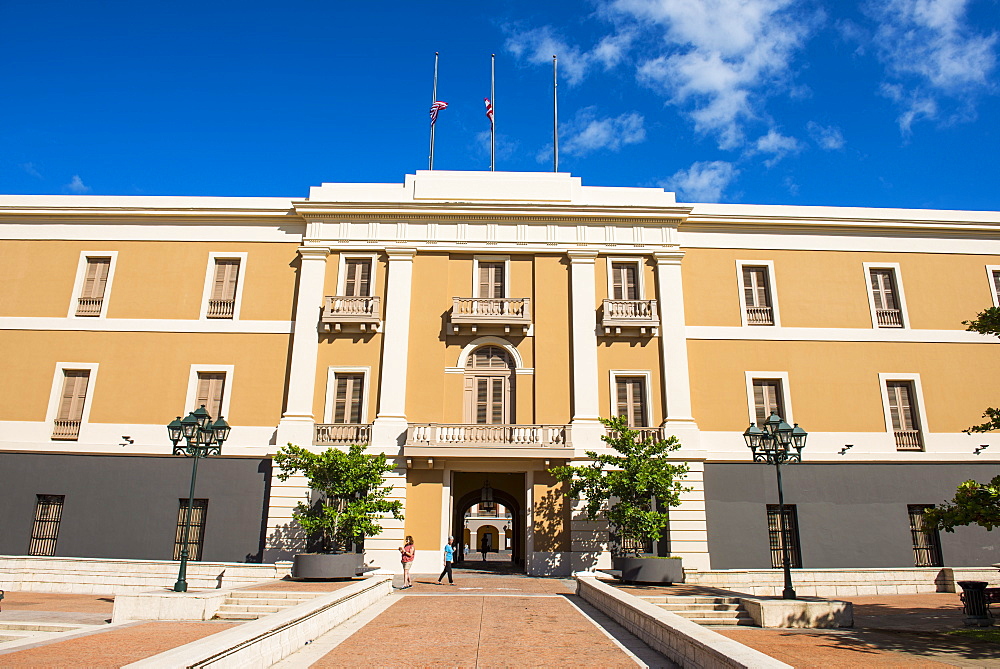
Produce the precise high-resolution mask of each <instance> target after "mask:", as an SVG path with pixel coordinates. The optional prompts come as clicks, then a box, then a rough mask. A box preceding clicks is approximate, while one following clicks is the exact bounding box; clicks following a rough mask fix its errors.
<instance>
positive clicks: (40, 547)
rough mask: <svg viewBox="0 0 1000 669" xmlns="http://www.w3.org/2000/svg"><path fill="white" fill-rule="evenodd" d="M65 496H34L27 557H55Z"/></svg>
mask: <svg viewBox="0 0 1000 669" xmlns="http://www.w3.org/2000/svg"><path fill="white" fill-rule="evenodd" d="M65 501H66V496H65V495H35V522H34V524H33V525H32V526H31V543H30V544H29V545H28V555H55V554H56V541H57V540H58V539H59V525H60V523H61V522H62V510H63V502H65Z"/></svg>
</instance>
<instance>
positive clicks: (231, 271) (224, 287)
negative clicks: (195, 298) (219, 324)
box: [205, 258, 240, 318]
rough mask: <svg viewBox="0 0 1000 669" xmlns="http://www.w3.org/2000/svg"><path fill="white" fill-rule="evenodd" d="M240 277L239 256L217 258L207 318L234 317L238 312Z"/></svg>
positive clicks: (206, 313)
mask: <svg viewBox="0 0 1000 669" xmlns="http://www.w3.org/2000/svg"><path fill="white" fill-rule="evenodd" d="M239 277H240V259H239V258H216V259H215V269H214V273H213V279H212V293H211V295H210V296H209V298H208V309H207V310H206V312H205V316H206V317H207V318H233V317H234V316H235V313H236V289H237V285H238V283H239Z"/></svg>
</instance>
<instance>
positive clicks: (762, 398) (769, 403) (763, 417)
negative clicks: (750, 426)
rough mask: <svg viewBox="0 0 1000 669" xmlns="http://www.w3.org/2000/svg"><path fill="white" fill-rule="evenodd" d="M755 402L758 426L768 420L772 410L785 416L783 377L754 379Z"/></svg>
mask: <svg viewBox="0 0 1000 669" xmlns="http://www.w3.org/2000/svg"><path fill="white" fill-rule="evenodd" d="M753 404H754V413H755V417H756V419H757V425H758V427H759V426H762V425H763V424H764V423H765V421H767V418H768V416H770V415H771V413H772V412H773V413H776V414H778V415H779V416H781V417H782V418H784V417H785V407H784V406H783V404H784V403H783V401H782V396H781V379H754V380H753Z"/></svg>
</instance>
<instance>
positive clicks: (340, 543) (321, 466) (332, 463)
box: [274, 444, 403, 553]
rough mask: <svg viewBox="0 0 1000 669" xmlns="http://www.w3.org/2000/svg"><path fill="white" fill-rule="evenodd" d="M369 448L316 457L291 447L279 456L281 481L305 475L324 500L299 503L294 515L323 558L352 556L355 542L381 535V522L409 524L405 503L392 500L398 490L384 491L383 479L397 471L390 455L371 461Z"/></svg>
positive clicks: (329, 451) (355, 447) (328, 452)
mask: <svg viewBox="0 0 1000 669" xmlns="http://www.w3.org/2000/svg"><path fill="white" fill-rule="evenodd" d="M366 448H367V447H366V446H364V445H359V444H352V445H351V446H349V447H348V450H347V451H341V450H337V449H334V448H328V449H326V450H325V451H322V452H320V453H314V452H312V451H309V450H306V449H304V448H301V447H300V446H294V445H292V444H288V445H287V446H285V447H284V448H282V449H281V450H279V451H278V452H277V453H276V454H275V456H274V462H275V464H276V465H277V466H278V468H279V469H280V470H281V471H280V473H279V474H278V479H279V480H281V481H285V480H287V479H288V477H289V476H291V475H292V474H296V473H300V472H301V473H302V474H303V475H304V476H305V477H306V479H307V480H308V481H309V487H310V488H312V489H313V490H315V491H316V492H318V493H320V494H321V498H320V499H319V500H318V501H317V502H316V503H315V504H305V503H303V502H299V504H298V507H297V508H296V509H295V511H294V512H293V514H292V515H293V517H294V518H295V520H297V521H298V523H299V525H301V526H302V529H303V530H304V531H305V533H306V534H307V535H308V536H310V537H316V538H318V539H319V541H320V550H321V552H323V553H336V552H340V551H343V550H346V549H347V547H348V546H349V545H350V544H351V543H352V542H356V541H358V540H359V539H361V538H363V537H366V536H367V537H370V536H374V535H376V534H378V533H380V532H381V531H382V526H381V525H379V524H378V522H377V518H379V517H380V516H384V515H385V514H392V517H393V518H395V519H396V520H402V519H403V514H402V510H403V503H402V502H400V501H399V500H389V499H386V497H387V496H388V495H389V493H390V492H391V491H392V486H386V485H384V483H385V481H384V480H383V478H382V475H383V474H385V473H387V472H390V471H392V470H393V469H394V466H393V465H392V464H390V463H389V462H388V460H387V459H386V457H385V454H384V453H380V454H378V455H369V454H367V453H365V450H366Z"/></svg>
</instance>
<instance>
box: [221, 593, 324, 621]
mask: <svg viewBox="0 0 1000 669" xmlns="http://www.w3.org/2000/svg"><path fill="white" fill-rule="evenodd" d="M322 594H325V593H322V592H282V591H271V592H268V591H264V590H258V591H252V590H241V591H236V592H233V593H232V594H231V595H230V596H229V597H226V601H225V602H223V604H222V606H220V607H219V610H218V612H216V614H215V619H216V620H256V619H257V618H261V617H263V616H266V615H269V614H272V613H277V612H278V611H283V610H285V609H287V608H291V607H293V606H295V605H296V604H301V603H302V602H307V601H309V600H310V599H313V598H314V597H318V596H320V595H322Z"/></svg>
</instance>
